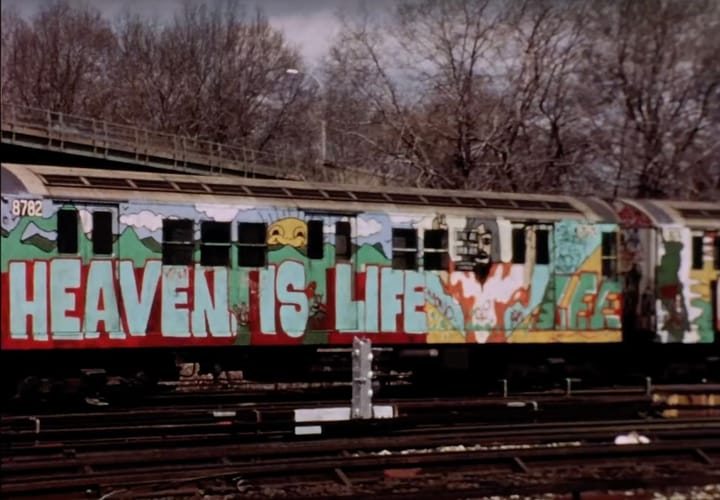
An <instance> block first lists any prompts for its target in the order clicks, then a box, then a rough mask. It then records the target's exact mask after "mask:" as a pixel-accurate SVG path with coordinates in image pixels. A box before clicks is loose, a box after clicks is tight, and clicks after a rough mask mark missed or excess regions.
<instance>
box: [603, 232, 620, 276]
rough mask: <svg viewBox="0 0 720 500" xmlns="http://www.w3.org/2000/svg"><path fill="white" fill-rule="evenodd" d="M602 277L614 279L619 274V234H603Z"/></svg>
mask: <svg viewBox="0 0 720 500" xmlns="http://www.w3.org/2000/svg"><path fill="white" fill-rule="evenodd" d="M601 246H602V275H603V277H604V278H614V277H615V276H616V274H617V233H615V232H614V231H612V232H603V233H602V241H601Z"/></svg>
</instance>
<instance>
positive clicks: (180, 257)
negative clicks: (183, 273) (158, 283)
mask: <svg viewBox="0 0 720 500" xmlns="http://www.w3.org/2000/svg"><path fill="white" fill-rule="evenodd" d="M162 232H163V242H162V263H163V264H166V265H170V266H187V265H190V264H192V263H193V251H194V250H195V241H194V234H193V233H194V223H193V221H192V220H189V219H163V228H162Z"/></svg>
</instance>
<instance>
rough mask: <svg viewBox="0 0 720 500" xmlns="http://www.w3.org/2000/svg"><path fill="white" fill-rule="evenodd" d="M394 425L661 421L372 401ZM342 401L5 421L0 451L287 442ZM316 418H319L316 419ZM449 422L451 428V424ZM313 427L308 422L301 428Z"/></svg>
mask: <svg viewBox="0 0 720 500" xmlns="http://www.w3.org/2000/svg"><path fill="white" fill-rule="evenodd" d="M377 404H378V406H380V407H384V408H389V409H391V410H392V411H391V413H392V414H393V415H394V418H390V419H387V420H380V421H377V422H376V423H375V427H381V428H382V429H383V430H390V429H393V428H414V427H420V426H436V425H438V423H442V425H458V424H463V423H478V422H482V423H497V422H505V423H507V422H527V421H574V420H589V419H594V420H598V419H602V418H609V417H612V418H615V419H617V418H623V417H624V418H638V417H639V418H646V417H648V416H651V415H653V414H656V413H659V411H661V408H662V407H658V406H657V405H655V404H654V403H653V402H652V400H651V398H650V397H648V396H618V395H615V396H604V395H601V396H598V395H596V396H592V397H590V396H585V397H583V396H575V397H565V396H556V395H546V396H543V397H537V398H535V399H532V400H529V399H524V398H507V399H506V398H449V399H441V400H439V399H416V400H410V399H406V400H386V401H378V402H377ZM347 406H348V405H347V402H345V401H335V402H328V401H314V402H309V401H306V402H304V403H302V404H300V403H298V402H286V403H274V404H269V405H267V404H257V405H253V404H247V403H240V404H237V405H232V404H225V405H219V406H195V405H190V406H185V405H182V406H177V407H172V406H161V407H153V408H143V409H134V410H114V409H105V410H102V411H92V412H84V413H68V414H47V415H32V414H28V415H6V416H3V418H2V421H1V424H0V431H1V433H2V436H3V440H2V448H3V449H4V450H8V451H11V450H12V449H17V448H18V447H22V446H25V447H26V448H27V447H30V448H35V449H37V448H38V446H37V445H38V444H40V443H43V444H45V445H72V446H80V445H83V446H91V445H93V443H99V444H96V445H97V446H104V445H105V444H106V443H108V442H125V443H131V442H134V441H139V440H142V439H145V438H148V437H155V438H156V437H157V436H162V438H163V440H164V441H170V440H172V439H177V438H180V437H182V436H185V435H191V436H192V435H204V436H205V437H207V438H212V437H225V436H232V437H233V438H234V439H239V438H246V439H254V440H261V439H267V438H276V437H279V436H284V437H289V436H293V435H294V434H295V432H296V430H297V429H296V427H297V426H298V422H297V421H296V420H297V414H296V410H297V409H298V408H307V409H328V408H330V409H332V408H342V407H347ZM318 418H319V417H318ZM449 421H450V422H449ZM319 423H320V424H322V427H323V428H322V432H324V433H326V434H327V433H328V432H335V433H337V434H341V433H343V432H350V431H352V432H354V433H356V434H358V433H363V432H372V429H373V426H368V425H366V423H365V422H363V421H342V420H340V421H335V422H319ZM303 424H304V425H312V424H313V422H312V421H310V422H304V423H303Z"/></svg>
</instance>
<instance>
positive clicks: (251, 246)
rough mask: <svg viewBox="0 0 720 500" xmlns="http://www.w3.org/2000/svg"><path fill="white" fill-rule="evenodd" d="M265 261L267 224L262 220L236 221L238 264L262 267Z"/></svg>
mask: <svg viewBox="0 0 720 500" xmlns="http://www.w3.org/2000/svg"><path fill="white" fill-rule="evenodd" d="M266 263H267V226H266V225H265V223H264V222H239V223H238V266H240V267H264V266H265V264H266Z"/></svg>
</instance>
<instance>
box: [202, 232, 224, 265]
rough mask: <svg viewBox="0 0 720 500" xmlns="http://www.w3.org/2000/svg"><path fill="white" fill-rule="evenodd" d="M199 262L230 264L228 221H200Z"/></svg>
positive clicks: (203, 263) (205, 263) (204, 263)
mask: <svg viewBox="0 0 720 500" xmlns="http://www.w3.org/2000/svg"><path fill="white" fill-rule="evenodd" d="M200 264H201V265H203V266H227V265H229V264H230V223H229V222H216V221H203V222H201V223H200Z"/></svg>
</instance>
